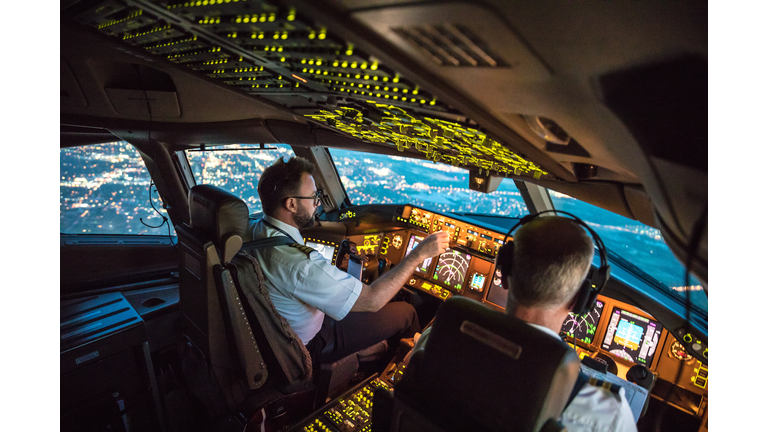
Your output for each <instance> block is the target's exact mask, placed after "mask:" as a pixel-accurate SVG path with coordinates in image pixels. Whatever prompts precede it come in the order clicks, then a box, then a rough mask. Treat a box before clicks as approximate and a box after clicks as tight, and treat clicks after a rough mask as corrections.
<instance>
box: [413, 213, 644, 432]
mask: <svg viewBox="0 0 768 432" xmlns="http://www.w3.org/2000/svg"><path fill="white" fill-rule="evenodd" d="M514 248H515V249H514V260H513V264H512V274H503V273H502V286H503V287H504V288H505V289H509V292H508V297H507V306H506V312H507V314H509V315H512V316H515V317H517V318H519V319H522V320H523V321H526V322H528V324H530V325H531V326H532V327H534V328H536V329H539V330H541V331H542V332H544V333H547V334H549V335H551V336H552V337H553V338H557V339H558V340H559V339H560V337H559V336H558V332H559V331H560V328H561V327H562V325H563V322H564V321H565V319H566V318H567V317H568V312H570V310H571V308H572V307H573V304H574V300H575V296H576V293H577V291H578V289H579V287H580V286H581V283H582V281H583V280H584V279H585V278H586V276H587V272H588V271H589V268H590V265H591V263H592V255H593V253H594V246H593V244H592V240H591V239H590V237H589V236H588V235H587V233H586V231H585V230H584V229H583V228H582V227H580V226H579V225H577V224H576V223H574V222H573V221H572V220H571V219H568V218H563V217H559V216H558V217H555V216H553V217H538V218H536V219H534V220H532V221H530V222H528V223H526V224H524V225H522V226H521V227H520V229H519V230H518V231H517V233H516V234H515V242H514ZM429 330H430V329H429V328H428V329H426V330H425V331H424V334H423V335H421V337H420V338H418V340H417V342H416V345H415V346H414V351H415V350H418V349H423V347H424V345H425V343H426V339H427V337H428V335H429ZM408 358H410V354H409V356H408ZM561 422H562V423H563V424H564V425H565V426H566V427H567V428H568V431H569V432H574V431H637V426H636V425H635V419H634V416H633V415H632V410H631V409H630V407H629V403H628V402H627V399H626V397H625V396H624V389H620V390H619V393H618V394H615V393H612V392H611V391H609V390H607V389H604V388H602V387H596V386H593V385H591V384H585V385H584V387H582V388H581V390H580V391H579V392H578V394H577V395H576V397H575V398H574V399H573V400H572V401H571V403H570V404H569V405H568V406H567V407H566V409H565V411H564V412H563V415H562V418H561Z"/></svg>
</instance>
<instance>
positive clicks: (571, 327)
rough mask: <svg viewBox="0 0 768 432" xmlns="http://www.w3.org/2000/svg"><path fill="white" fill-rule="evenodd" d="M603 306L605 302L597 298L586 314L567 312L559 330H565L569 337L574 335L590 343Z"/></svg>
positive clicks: (593, 338)
mask: <svg viewBox="0 0 768 432" xmlns="http://www.w3.org/2000/svg"><path fill="white" fill-rule="evenodd" d="M604 306H605V304H604V303H603V302H601V301H600V300H598V301H597V302H596V303H595V307H594V308H593V309H592V310H591V311H589V313H587V314H586V315H581V316H577V315H574V314H572V313H569V314H568V318H566V319H565V322H564V323H563V327H562V328H561V329H560V331H561V332H565V333H566V334H567V335H568V337H569V338H573V337H575V338H576V339H578V340H580V341H582V342H584V343H586V344H592V342H593V341H594V340H595V332H597V324H598V323H599V322H600V315H602V313H603V307H604Z"/></svg>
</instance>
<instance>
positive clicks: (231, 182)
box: [185, 144, 294, 213]
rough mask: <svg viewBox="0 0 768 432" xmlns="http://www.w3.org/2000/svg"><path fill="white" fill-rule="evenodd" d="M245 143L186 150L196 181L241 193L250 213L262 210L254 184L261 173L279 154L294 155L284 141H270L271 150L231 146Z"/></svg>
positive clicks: (235, 193) (237, 193)
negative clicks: (200, 149) (273, 142)
mask: <svg viewBox="0 0 768 432" xmlns="http://www.w3.org/2000/svg"><path fill="white" fill-rule="evenodd" d="M244 147H245V146H244V145H240V144H236V145H228V146H221V147H215V148H213V149H211V150H208V151H196V150H187V151H186V152H185V153H186V155H187V160H189V166H190V167H191V168H192V173H193V174H194V175H195V182H196V183H197V184H209V185H211V186H216V187H218V188H221V189H224V190H225V191H227V192H229V193H231V194H233V195H236V196H238V197H240V198H241V199H242V200H243V201H245V203H246V204H247V205H248V211H249V212H250V213H258V212H260V211H261V201H260V200H259V192H258V190H257V189H256V187H257V186H258V185H259V179H260V178H261V173H262V172H264V170H265V169H266V168H267V167H268V166H270V165H272V163H273V162H274V161H275V160H277V158H279V157H283V158H285V159H288V158H290V157H292V156H294V153H293V149H292V148H291V146H289V145H287V144H270V145H269V146H268V148H275V149H274V150H258V149H256V148H254V149H252V150H250V149H249V150H233V149H242V148H244Z"/></svg>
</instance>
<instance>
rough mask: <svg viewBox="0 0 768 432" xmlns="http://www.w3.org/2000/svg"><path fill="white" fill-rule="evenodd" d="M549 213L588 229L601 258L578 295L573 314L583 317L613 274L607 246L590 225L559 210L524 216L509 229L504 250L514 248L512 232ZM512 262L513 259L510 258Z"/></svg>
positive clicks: (509, 252)
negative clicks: (511, 237)
mask: <svg viewBox="0 0 768 432" xmlns="http://www.w3.org/2000/svg"><path fill="white" fill-rule="evenodd" d="M547 213H554V214H556V215H558V214H564V215H567V216H570V218H571V220H573V222H575V223H576V224H578V225H580V226H581V227H583V228H584V229H586V230H587V231H588V232H589V234H590V235H591V236H592V240H593V242H594V244H595V246H596V247H597V252H598V254H599V256H600V267H599V268H598V269H597V271H596V272H594V274H592V277H589V276H587V279H585V280H584V282H583V283H582V286H581V287H580V288H579V291H578V294H577V295H576V301H575V303H574V307H573V310H572V312H573V313H575V314H576V315H582V314H585V313H587V312H589V311H590V310H592V308H593V307H594V304H595V301H596V300H597V295H598V294H600V293H601V292H602V291H603V288H604V287H605V285H606V283H607V282H608V279H609V278H610V274H611V266H610V265H608V253H607V250H606V248H605V244H604V243H603V240H602V239H601V238H600V236H599V235H597V233H596V232H595V231H594V230H593V229H592V228H590V227H589V225H587V224H586V222H584V221H583V220H581V219H579V218H578V217H577V216H576V215H573V214H571V213H568V212H564V211H559V210H544V211H541V212H539V213H535V214H529V215H526V216H524V217H523V218H522V219H520V221H519V222H517V223H516V224H515V225H514V226H513V227H512V228H510V229H509V231H508V232H507V235H506V236H505V237H504V245H503V246H502V249H503V248H506V247H511V248H514V245H513V244H514V242H513V244H510V245H509V246H507V239H508V238H509V236H510V235H511V234H512V232H513V231H514V230H515V229H516V228H517V227H519V226H521V225H525V224H526V223H528V222H530V221H532V220H534V219H536V218H537V217H539V216H541V215H544V214H547ZM511 252H514V249H512V250H511V251H508V252H507V253H504V254H502V251H501V250H499V254H498V256H499V257H501V256H502V255H504V256H509V255H512V254H511ZM509 259H510V260H511V257H510V258H509ZM510 271H511V263H510ZM505 276H509V275H505Z"/></svg>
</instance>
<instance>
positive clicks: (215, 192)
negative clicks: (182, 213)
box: [176, 185, 268, 408]
mask: <svg viewBox="0 0 768 432" xmlns="http://www.w3.org/2000/svg"><path fill="white" fill-rule="evenodd" d="M189 208H190V225H186V224H182V225H178V226H177V227H176V231H177V233H178V236H179V245H180V249H181V253H180V260H181V262H180V293H179V294H180V298H179V303H180V309H181V312H182V331H183V333H184V334H185V335H186V336H187V337H188V338H189V339H190V341H191V342H192V343H193V344H194V345H195V347H196V348H197V349H199V350H200V351H201V352H202V354H203V355H204V356H205V357H206V359H207V362H208V364H209V365H210V367H211V368H212V369H213V372H214V374H215V376H216V379H217V381H218V385H219V387H220V388H221V389H222V390H223V393H224V396H225V397H226V400H227V403H228V405H229V407H230V408H236V407H237V406H238V405H239V403H240V402H242V400H243V399H244V398H245V397H246V395H247V390H248V389H250V390H253V389H256V388H259V387H260V386H261V385H263V384H264V382H265V381H266V379H267V377H268V374H267V369H266V365H265V363H264V361H263V360H262V357H261V352H260V351H259V346H258V344H257V343H256V341H255V339H254V337H253V333H252V331H251V328H250V323H249V322H248V320H247V319H246V318H244V317H243V316H242V305H241V304H240V299H239V296H238V295H237V292H236V290H235V289H234V288H233V285H232V284H231V277H230V276H229V274H228V272H227V271H226V269H224V268H223V266H222V265H221V264H222V263H223V262H224V263H225V262H227V261H229V260H231V258H232V256H234V255H235V254H236V253H237V251H238V250H239V249H240V247H241V246H242V236H244V235H245V233H246V229H247V219H248V207H247V206H246V204H245V203H244V202H243V201H242V200H241V199H239V198H237V197H236V196H234V195H232V194H230V193H228V192H226V191H224V190H221V189H219V188H216V187H214V186H210V185H198V186H194V187H193V188H192V189H191V190H190V193H189ZM244 390H245V391H244Z"/></svg>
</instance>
